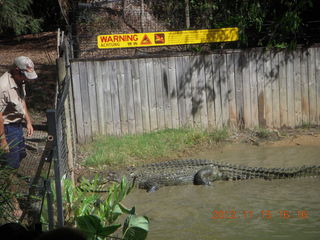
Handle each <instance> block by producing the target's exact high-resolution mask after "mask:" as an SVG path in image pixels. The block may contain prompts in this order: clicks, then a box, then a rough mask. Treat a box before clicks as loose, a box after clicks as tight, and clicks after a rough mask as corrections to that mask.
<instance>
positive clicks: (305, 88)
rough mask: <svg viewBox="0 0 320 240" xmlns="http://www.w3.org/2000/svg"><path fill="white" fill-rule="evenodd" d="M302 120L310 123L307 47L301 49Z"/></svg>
mask: <svg viewBox="0 0 320 240" xmlns="http://www.w3.org/2000/svg"><path fill="white" fill-rule="evenodd" d="M300 66H301V69H300V71H301V117H302V119H301V121H302V124H308V123H309V122H310V119H309V83H308V55H307V50H306V49H301V65H300Z"/></svg>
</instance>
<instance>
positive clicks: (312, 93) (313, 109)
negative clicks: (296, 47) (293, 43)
mask: <svg viewBox="0 0 320 240" xmlns="http://www.w3.org/2000/svg"><path fill="white" fill-rule="evenodd" d="M315 62H316V59H315V48H308V77H309V103H310V123H311V124H317V123H318V119H317V89H316V68H315Z"/></svg>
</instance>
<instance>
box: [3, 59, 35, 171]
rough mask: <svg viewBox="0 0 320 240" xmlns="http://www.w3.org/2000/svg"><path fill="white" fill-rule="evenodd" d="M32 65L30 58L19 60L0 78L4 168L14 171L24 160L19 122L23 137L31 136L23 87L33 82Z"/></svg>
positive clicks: (24, 154)
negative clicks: (24, 132) (29, 81)
mask: <svg viewBox="0 0 320 240" xmlns="http://www.w3.org/2000/svg"><path fill="white" fill-rule="evenodd" d="M37 77H38V76H37V74H36V72H35V71H34V64H33V62H32V61H31V59H30V58H28V57H24V56H20V57H17V58H16V59H15V60H14V66H13V67H12V69H11V70H10V71H9V72H6V73H4V74H3V75H2V76H1V77H0V136H1V140H0V143H1V145H0V146H1V150H2V152H4V158H5V165H6V166H8V167H11V168H13V169H18V168H19V166H20V162H21V160H22V159H23V158H25V157H26V150H25V143H24V137H23V130H22V122H23V120H25V122H26V127H27V135H28V136H31V135H32V134H33V127H32V122H31V119H30V116H29V113H28V110H27V105H26V102H25V96H26V92H25V83H26V82H27V81H28V80H31V79H36V78H37Z"/></svg>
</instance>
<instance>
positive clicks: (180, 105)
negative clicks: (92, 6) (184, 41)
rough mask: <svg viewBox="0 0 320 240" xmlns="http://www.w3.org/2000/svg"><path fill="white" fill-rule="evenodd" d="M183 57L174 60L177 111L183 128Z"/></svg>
mask: <svg viewBox="0 0 320 240" xmlns="http://www.w3.org/2000/svg"><path fill="white" fill-rule="evenodd" d="M183 64H184V62H183V57H177V58H176V76H177V98H178V110H179V122H180V127H185V126H186V124H187V120H186V119H187V117H186V115H187V114H186V101H185V85H186V79H185V71H184V65H183Z"/></svg>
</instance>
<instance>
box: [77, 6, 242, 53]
mask: <svg viewBox="0 0 320 240" xmlns="http://www.w3.org/2000/svg"><path fill="white" fill-rule="evenodd" d="M187 2H189V1H152V0H126V1H122V0H109V1H90V3H79V4H75V5H74V6H73V9H72V15H73V21H72V22H73V25H72V30H73V46H74V53H75V57H76V58H112V57H130V56H135V57H136V56H146V55H147V56H150V55H152V56H159V55H164V54H165V55H168V54H172V53H175V52H184V51H190V50H195V51H198V49H199V48H201V49H202V50H210V49H212V48H220V47H221V46H222V45H223V46H225V45H226V43H223V44H221V43H214V44H213V43H211V44H201V47H199V45H197V47H196V46H195V45H194V46H193V45H191V46H190V45H188V46H185V45H181V46H161V47H144V48H134V49H132V48H131V49H129V48H121V49H98V48H97V36H98V35H104V34H127V33H146V32H166V31H178V30H187V29H207V28H213V27H219V26H218V25H217V24H215V25H214V24H213V22H212V21H210V19H209V18H208V17H207V15H205V12H204V11H205V10H208V9H209V10H211V9H212V8H213V7H214V6H213V5H212V6H211V7H210V6H209V7H207V8H205V9H201V8H200V7H198V8H197V9H193V11H192V12H190V11H189V10H190V8H189V6H188V5H187ZM218 4H219V3H218ZM225 27H226V26H225ZM236 45H237V43H228V46H236Z"/></svg>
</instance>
